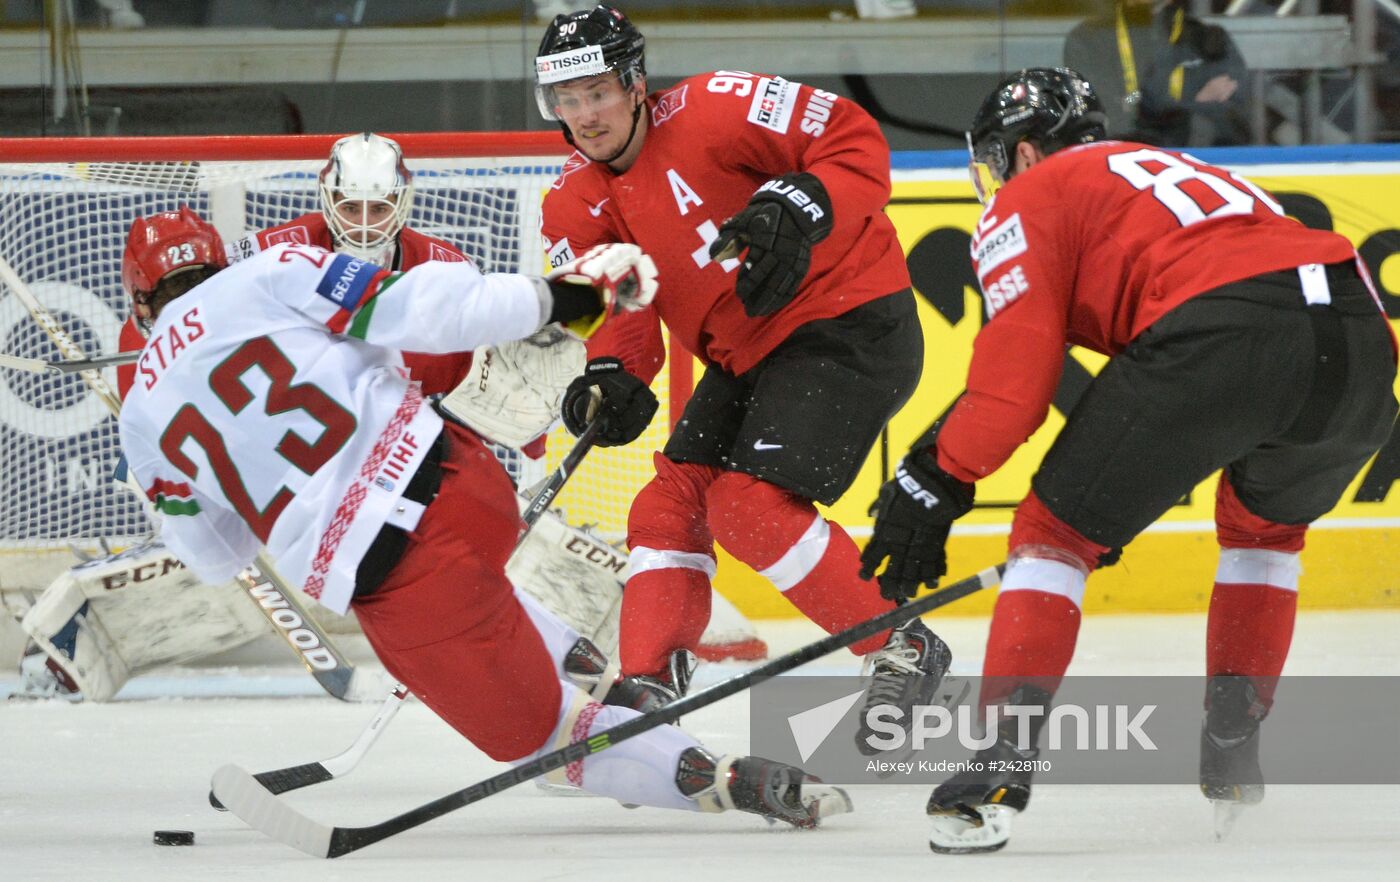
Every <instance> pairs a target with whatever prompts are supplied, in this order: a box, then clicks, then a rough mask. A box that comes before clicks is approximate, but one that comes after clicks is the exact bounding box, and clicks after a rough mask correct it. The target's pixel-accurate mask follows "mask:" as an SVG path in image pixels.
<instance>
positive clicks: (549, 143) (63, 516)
mask: <svg viewBox="0 0 1400 882" xmlns="http://www.w3.org/2000/svg"><path fill="white" fill-rule="evenodd" d="M336 137H337V136H333V135H325V136H322V135H306V136H286V137H279V136H258V137H205V138H87V139H9V140H7V141H4V142H3V143H0V259H3V260H4V261H6V262H8V264H9V265H10V266H11V267H12V268H13V269H14V271H15V274H16V275H17V276H18V277H19V279H21V280H22V281H23V282H24V283H26V284H27V285H28V286H29V288H30V290H31V291H32V292H33V293H34V295H35V297H36V298H37V299H38V301H39V302H40V303H42V304H43V305H44V306H45V307H46V308H47V309H48V311H49V312H50V313H52V314H53V316H54V317H55V318H56V319H57V321H58V322H59V324H61V325H62V327H63V329H64V330H65V331H66V332H67V334H68V335H69V336H70V337H71V338H72V339H73V340H74V341H75V342H76V343H77V344H78V345H79V347H81V348H82V349H83V350H84V352H85V354H87V355H88V356H97V355H103V354H111V353H114V352H116V351H117V348H118V346H117V339H118V334H119V331H120V328H121V325H122V323H123V322H124V321H125V320H126V318H127V316H128V314H129V305H128V303H127V301H126V297H125V295H124V294H123V293H122V289H121V281H120V279H121V276H120V271H121V256H122V251H123V249H124V247H125V243H126V233H127V229H128V228H129V226H130V224H131V221H132V220H133V219H134V218H135V217H137V216H140V215H146V214H151V213H153V212H158V211H170V210H174V209H177V208H178V207H179V206H180V205H182V204H184V205H189V206H190V207H191V208H193V209H194V210H195V211H198V212H199V213H201V214H202V215H203V216H205V217H207V218H209V219H210V220H211V221H212V222H213V223H214V225H215V226H216V227H218V229H219V231H220V233H221V234H222V235H223V236H224V237H225V238H226V239H232V238H236V237H239V236H242V235H244V234H245V233H249V232H253V231H256V230H260V229H264V228H267V227H271V226H274V225H277V224H280V223H283V222H285V221H288V220H291V219H292V218H294V217H296V216H298V215H301V214H304V213H306V212H311V211H318V210H319V208H320V205H319V202H318V199H317V191H316V182H317V173H318V172H319V171H320V169H321V167H322V166H323V165H324V164H325V161H326V156H327V155H328V154H329V152H330V147H331V144H332V143H333V142H334V140H335V139H336ZM392 137H394V138H395V140H397V141H398V142H399V143H400V144H401V145H402V146H403V148H404V153H405V156H406V159H407V163H408V165H409V168H410V169H411V170H412V171H413V174H414V185H415V187H414V189H415V194H414V205H413V211H412V214H411V215H410V217H409V224H410V226H413V227H415V228H417V229H419V230H421V231H423V232H425V233H428V234H430V235H433V236H438V237H440V238H443V239H446V240H447V241H449V242H452V243H453V244H455V245H457V246H459V247H460V248H461V249H462V250H463V251H465V252H466V253H467V254H468V255H470V256H471V257H472V258H473V259H474V260H475V261H476V262H477V264H478V265H479V266H480V267H481V268H482V270H483V271H486V272H516V271H524V272H535V271H540V270H541V269H542V268H543V266H544V255H543V251H542V249H541V247H540V239H539V221H540V217H539V215H540V203H541V199H542V198H543V194H544V192H545V189H546V188H548V187H549V186H550V184H551V183H552V182H553V180H554V178H555V177H556V175H557V174H558V172H559V169H560V166H561V164H562V162H563V159H564V156H565V154H566V153H567V147H566V146H565V144H564V142H563V140H562V139H561V138H560V137H559V136H558V134H557V133H490V134H425V135H393V136H392ZM0 352H4V353H7V354H10V355H16V356H20V357H25V358H39V359H44V360H51V361H52V360H59V359H60V355H59V352H58V350H57V349H56V348H55V346H54V344H53V342H52V341H51V340H50V339H49V335H47V334H46V333H45V332H44V331H43V330H42V329H41V328H40V327H39V325H38V324H37V323H36V322H35V321H34V320H33V319H32V318H31V317H30V315H29V313H28V311H27V310H26V309H25V307H24V306H23V305H22V304H21V303H20V302H19V300H18V298H17V297H16V296H15V295H14V293H13V292H12V291H11V290H9V288H8V286H3V285H0ZM683 361H684V362H685V364H684V365H683V366H682V368H683V369H684V370H685V371H686V373H685V374H683V375H682V374H678V375H677V376H678V377H680V376H683V377H687V378H688V369H689V362H690V360H689V359H688V358H687V359H683ZM105 373H106V374H107V379H108V381H109V382H111V383H115V376H114V374H115V372H114V371H113V370H112V369H108V370H107V371H106V372H105ZM674 385H675V388H676V389H677V390H678V391H681V390H688V388H689V383H688V379H678V380H677V381H676V382H675V384H674ZM670 386H671V383H670V381H669V374H668V372H663V373H662V375H661V376H660V377H659V378H658V381H657V384H656V386H655V389H656V392H657V396H658V398H659V399H660V401H661V402H662V410H661V411H660V413H659V414H658V415H657V418H656V420H655V421H654V422H653V423H652V426H651V428H650V429H649V430H648V433H647V434H646V435H644V436H643V437H642V438H641V439H639V440H638V441H637V442H635V443H633V444H631V445H628V446H627V447H624V448H617V449H596V450H594V451H593V452H592V453H590V454H589V456H588V458H587V460H585V462H584V465H583V466H582V467H581V468H580V470H579V472H578V474H577V475H576V476H575V477H574V478H573V479H572V480H571V481H570V484H569V485H568V487H567V488H566V490H565V492H564V494H563V495H562V496H561V499H560V501H559V506H560V507H561V508H562V509H563V510H564V512H565V514H566V516H567V517H568V519H569V520H570V521H571V522H573V523H575V524H596V525H597V531H598V532H599V533H601V534H602V535H603V536H604V537H606V538H608V539H609V540H613V541H616V540H619V539H621V538H622V536H623V535H624V533H625V529H626V515H627V507H628V505H629V504H630V502H631V499H632V497H633V496H634V495H635V493H636V492H637V491H638V490H639V489H641V486H642V485H643V484H644V483H645V482H646V480H647V479H648V477H649V476H650V474H651V463H650V456H651V452H652V451H654V450H657V449H660V446H661V445H662V444H663V443H664V441H665V437H666V434H667V433H668V431H669V427H670V418H669V412H670V411H669V407H668V406H671V405H672V403H671V400H670V395H669V391H670ZM571 443H572V438H571V437H570V436H569V435H568V434H567V432H564V431H563V430H562V429H558V430H556V431H555V432H554V433H553V434H552V435H551V437H550V439H549V446H548V450H549V454H548V456H547V457H546V459H545V461H544V462H538V461H529V460H525V459H523V458H522V457H520V455H519V454H517V453H515V452H514V451H509V450H501V451H500V454H499V455H500V456H501V458H502V460H503V462H504V463H505V464H506V466H507V468H508V469H510V470H512V471H513V472H514V473H515V476H516V477H517V478H518V479H519V480H520V482H521V484H522V486H528V485H529V484H530V483H532V482H533V480H535V479H536V478H538V477H540V476H542V475H543V474H544V473H545V472H546V471H547V469H548V468H549V467H551V466H553V465H554V464H556V463H557V462H558V461H559V459H561V458H562V456H563V454H564V453H565V452H566V451H567V450H568V448H569V445H570V444H571ZM119 457H120V450H119V449H118V439H117V423H116V420H115V419H114V418H113V417H112V416H111V415H110V413H109V412H108V410H107V408H105V407H104V406H103V404H102V403H101V402H100V401H99V400H97V398H96V396H94V395H93V394H91V393H90V391H89V390H88V388H87V386H86V385H85V384H84V383H83V381H82V379H81V378H79V377H78V376H76V375H69V376H54V375H43V374H33V373H25V372H21V371H18V370H12V369H7V368H0V478H3V484H0V487H3V488H4V491H3V492H0V589H4V590H12V589H23V590H38V589H42V588H43V587H44V586H45V585H47V584H48V582H49V581H50V580H51V579H52V578H53V577H54V576H55V575H56V574H57V573H58V572H59V571H61V570H62V569H64V568H66V567H68V566H70V565H71V564H72V563H73V562H74V555H73V551H72V549H74V548H76V549H81V550H96V549H98V548H100V546H101V544H102V543H104V542H105V543H107V544H109V545H111V546H112V547H114V548H115V547H120V546H124V545H127V544H130V543H131V542H133V541H136V540H138V539H139V538H141V537H142V536H144V535H145V534H146V533H148V531H149V529H150V525H149V524H148V523H147V520H146V516H145V513H144V509H143V507H142V505H141V504H140V503H139V502H137V501H136V499H135V498H134V497H133V496H132V495H131V494H130V493H128V492H127V491H126V490H124V489H122V488H120V487H119V486H117V485H116V484H115V483H114V482H113V481H112V480H111V475H112V473H113V470H114V468H115V467H116V465H117V462H118V459H119Z"/></svg>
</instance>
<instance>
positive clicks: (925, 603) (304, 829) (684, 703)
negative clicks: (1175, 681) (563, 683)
mask: <svg viewBox="0 0 1400 882" xmlns="http://www.w3.org/2000/svg"><path fill="white" fill-rule="evenodd" d="M1003 568H1004V565H997V566H995V567H992V568H990V569H987V570H983V571H982V572H980V573H978V574H977V575H975V576H970V577H968V578H966V579H963V580H962V581H960V582H956V583H954V584H952V585H949V586H948V587H946V588H943V589H942V590H939V591H935V592H933V593H931V594H929V595H927V596H925V597H922V598H920V599H919V600H916V601H913V602H911V603H908V604H905V605H904V606H900V607H896V608H894V609H891V610H889V611H888V612H884V613H881V614H880V615H878V616H875V617H874V618H872V619H867V620H866V621H864V622H861V623H860V624H858V625H854V626H852V627H850V628H847V629H846V630H845V631H841V632H839V633H837V634H832V635H830V636H828V637H825V638H823V639H821V640H818V641H817V642H816V643H810V644H808V645H807V646H804V647H802V648H800V649H796V650H793V651H792V652H790V653H788V654H787V655H783V656H780V657H778V658H775V659H773V660H772V661H769V662H767V663H765V664H762V665H760V666H758V667H756V668H754V669H752V670H750V671H747V672H745V673H742V674H739V675H737V676H734V677H730V678H729V679H728V680H724V681H721V682H719V683H716V684H715V685H713V686H711V687H709V688H708V689H702V690H701V691H699V692H693V693H691V694H690V695H687V696H685V697H684V698H681V699H679V700H677V701H674V702H672V703H671V704H668V705H666V706H665V707H662V708H660V709H658V710H655V711H652V712H651V713H648V714H643V715H642V716H639V717H636V718H634V719H632V720H628V721H627V722H626V723H623V724H622V725H620V726H614V727H613V728H611V729H608V730H606V731H603V732H599V733H598V734H596V735H594V736H592V737H591V738H589V739H588V740H587V741H576V742H574V743H573V744H570V745H568V746H567V747H563V748H560V749H559V750H556V751H554V752H552V753H547V754H545V755H544V756H542V757H539V758H537V759H534V760H531V761H530V762H528V763H523V764H521V765H519V766H516V767H515V768H512V769H507V770H506V771H504V772H501V773H500V774H499V775H495V776H494V777H491V778H487V779H486V780H485V781H480V782H478V783H476V784H473V785H471V786H470V787H467V788H464V789H462V790H458V791H456V792H454V793H449V794H447V795H446V796H443V797H440V798H438V799H435V800H433V801H432V802H428V803H425V804H423V805H421V806H419V807H417V808H415V809H411V810H409V811H407V812H404V813H403V814H401V815H396V816H395V817H392V818H390V819H388V820H387V821H382V822H380V823H378V824H372V825H370V826H368V827H332V826H328V825H326V824H322V823H320V822H318V821H314V820H312V819H310V818H308V817H306V816H305V815H303V814H301V813H300V812H298V811H297V810H296V809H294V808H292V807H291V806H290V805H287V804H286V803H285V802H282V801H281V800H279V799H277V798H276V797H275V796H273V795H272V794H270V793H268V792H267V790H266V788H264V787H263V786H262V785H261V784H259V783H258V782H257V780H256V779H255V778H254V777H253V776H252V775H250V774H248V773H247V772H246V771H244V770H243V769H240V768H239V767H238V766H234V765H228V766H224V767H223V768H221V769H219V770H218V771H217V772H215V773H214V781H213V787H214V792H215V793H216V794H218V796H219V799H220V800H221V801H222V802H223V803H224V805H226V806H228V807H229V808H230V809H231V810H232V811H233V812H234V814H236V815H238V817H240V818H242V819H243V820H244V821H245V822H246V823H248V825H249V826H252V827H254V828H256V829H258V830H261V831H262V832H263V833H265V834H267V835H268V836H270V837H272V838H273V839H276V840H277V841H279V842H282V843H284V844H286V845H290V846H291V847H292V848H295V849H298V850H299V851H303V852H305V853H306V854H309V855H311V856H312V857H324V858H331V857H339V856H340V855H343V854H349V853H350V852H352V851H357V850H359V849H361V848H364V847H365V846H368V845H373V844H374V843H376V842H379V841H380V840H382V839H387V838H389V837H390V836H394V835H397V834H399V833H402V832H404V831H405V830H410V829H412V828H414V827H417V826H419V825H420V824H425V823H427V822H428V821H431V820H433V819H435V818H439V817H442V816H443V815H445V814H447V813H448V812H452V811H456V810H457V809H459V808H462V807H463V806H467V805H471V804H472V803H474V802H479V801H480V800H483V799H485V798H486V797H488V796H492V795H493V794H496V793H499V792H501V791H502V790H506V789H509V788H511V787H514V786H515V785H517V784H520V783H522V782H524V781H528V780H530V779H532V778H536V777H538V776H540V775H543V774H545V773H546V772H549V771H552V770H554V769H557V768H559V767H560V766H565V765H568V764H569V763H572V762H578V761H581V760H583V759H585V758H586V757H588V756H589V755H590V754H594V753H598V752H599V751H603V750H607V749H608V748H609V747H612V746H613V745H615V744H620V743H621V742H623V741H625V740H627V739H629V738H634V737H636V736H638V735H641V734H642V733H643V732H647V731H649V730H651V729H654V728H656V727H657V726H664V725H666V724H668V723H672V722H675V721H676V720H678V719H680V718H681V717H683V716H685V715H686V714H688V713H691V712H692V711H697V710H699V709H700V708H703V707H708V706H710V705H712V704H714V703H715V702H717V701H719V700H721V699H723V698H728V697H729V696H731V695H734V694H736V693H739V692H742V691H744V690H745V689H748V688H749V687H750V686H751V685H752V684H753V682H754V681H755V680H758V679H762V678H768V677H775V676H777V675H779V674H782V673H786V672H787V671H790V670H792V669H793V668H796V667H798V666H800V665H804V664H806V663H807V662H810V661H812V660H813V659H817V658H821V657H822V656H824V655H829V654H831V653H833V652H835V651H836V650H838V649H842V648H845V647H847V646H850V645H851V644H852V643H856V642H858V641H860V640H863V639H865V638H866V637H871V636H874V635H875V634H878V633H880V632H881V631H884V630H886V629H888V628H890V627H893V626H895V625H898V624H901V623H902V622H904V621H906V620H907V619H908V618H909V617H910V616H911V615H923V614H924V613H927V612H929V611H931V610H934V609H937V608H939V607H941V606H945V605H947V604H949V603H952V602H953V601H955V600H960V599H962V598H964V597H966V596H968V595H969V594H973V593H975V592H977V591H980V590H982V589H983V588H986V587H989V586H991V585H995V584H996V583H997V582H999V581H1000V580H1001V572H1002V569H1003Z"/></svg>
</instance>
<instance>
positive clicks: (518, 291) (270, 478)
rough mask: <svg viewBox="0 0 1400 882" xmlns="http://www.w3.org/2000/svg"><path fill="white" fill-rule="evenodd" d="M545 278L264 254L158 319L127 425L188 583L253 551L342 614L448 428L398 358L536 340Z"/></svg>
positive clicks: (295, 252)
mask: <svg viewBox="0 0 1400 882" xmlns="http://www.w3.org/2000/svg"><path fill="white" fill-rule="evenodd" d="M549 303H550V299H549V297H548V294H547V289H546V288H545V286H544V283H543V282H542V281H541V280H538V279H534V278H531V277H528V276H521V275H508V274H492V275H483V274H482V273H481V272H480V271H478V270H477V269H476V268H475V267H474V266H473V265H472V264H470V263H438V262H432V263H425V264H422V265H420V266H417V267H414V268H413V269H411V270H409V271H408V272H405V273H389V272H386V271H385V270H383V269H381V268H380V267H378V266H375V265H374V264H371V263H366V262H363V261H359V260H356V259H354V258H352V257H350V256H348V255H345V254H334V253H332V252H329V251H325V250H322V249H320V248H316V247H314V246H308V245H276V246H273V247H271V248H269V249H267V250H266V251H263V252H261V253H260V254H258V255H256V256H255V257H253V258H250V259H248V260H246V261H242V262H240V263H236V264H234V265H232V266H230V267H228V268H227V269H224V270H221V271H220V272H219V273H218V274H217V275H215V276H213V277H212V278H210V279H209V280H208V281H206V282H204V283H203V284H201V285H199V286H197V287H195V288H194V289H192V290H191V291H189V292H188V293H186V294H185V295H183V296H181V297H179V298H177V299H175V300H173V301H171V302H170V303H169V304H167V305H166V306H165V308H164V309H163V310H162V312H161V315H160V318H159V319H158V320H157V321H156V323H155V326H154V327H153V328H152V330H151V335H150V339H149V340H148V341H147V343H146V347H145V348H144V349H143V350H142V352H141V356H140V359H139V360H138V361H137V363H136V382H135V384H134V385H133V386H132V389H131V392H130V393H129V394H128V396H127V399H126V402H125V404H124V406H123V408H122V414H121V441H122V447H123V449H124V452H125V453H126V456H127V459H128V461H129V463H130V467H131V469H132V471H133V473H134V474H135V475H136V477H137V478H138V479H139V480H140V482H141V486H142V487H143V488H144V489H145V490H146V493H147V496H148V497H149V498H150V499H151V500H152V501H153V503H154V504H155V506H156V508H157V509H158V510H159V511H160V512H161V513H162V514H163V515H164V517H163V523H162V528H161V535H162V538H163V539H164V540H165V542H166V544H167V545H168V546H169V547H170V549H171V550H172V551H174V552H175V554H176V555H177V556H178V557H179V558H180V559H181V560H182V561H184V563H185V564H187V565H188V566H190V567H191V568H192V569H193V570H194V571H195V573H196V574H197V575H198V576H199V578H200V579H201V580H203V581H205V582H208V583H219V582H224V581H227V580H228V579H231V578H233V577H234V576H235V575H237V574H238V572H239V571H240V570H241V569H242V568H243V567H245V566H247V565H248V564H249V563H251V562H252V560H253V558H254V557H255V556H256V554H257V551H258V547H259V545H260V544H261V545H265V546H266V547H267V550H268V552H269V553H270V554H271V556H272V557H273V559H274V560H275V561H276V562H277V565H278V569H279V571H280V572H281V573H282V575H283V576H284V577H286V578H287V579H288V580H289V581H291V582H292V583H293V584H297V585H300V586H302V588H303V590H304V591H305V592H306V593H307V594H308V595H310V596H311V597H312V598H314V599H316V600H318V601H319V602H320V603H321V604H322V605H324V606H326V607H328V608H330V609H332V610H335V611H336V612H344V611H345V610H346V609H348V607H349V604H350V599H351V596H352V592H353V589H354V579H355V571H356V568H357V567H358V566H359V563H360V559H361V557H362V556H363V555H364V553H365V550H366V549H367V548H368V547H369V544H370V543H371V542H372V541H373V540H374V537H375V536H376V535H377V534H378V532H379V530H380V529H381V527H382V526H383V525H384V521H385V519H386V518H387V517H388V516H389V513H390V511H391V509H392V508H393V506H394V504H395V502H396V501H397V500H398V498H399V496H400V495H401V494H402V492H403V490H404V487H405V486H406V484H407V482H408V479H409V478H410V477H412V475H413V473H414V471H415V470H416V469H417V468H418V465H419V463H420V462H421V460H422V458H423V455H424V454H425V453H426V451H427V450H428V448H429V447H430V446H431V444H432V443H433V441H434V440H435V439H436V438H437V436H438V434H439V433H440V432H441V430H442V421H441V419H440V418H439V417H438V415H437V414H436V413H434V412H433V410H432V408H430V407H425V406H423V398H422V395H421V394H420V393H419V391H418V387H417V384H416V383H410V382H409V381H408V379H407V377H406V373H405V371H404V368H403V359H402V358H401V356H400V354H399V351H400V350H404V349H406V350H410V351H416V352H430V353H437V352H459V351H467V350H471V349H475V348H477V347H479V346H484V345H487V344H491V343H499V342H503V341H507V340H515V339H518V338H521V337H525V336H528V335H530V334H532V333H534V332H535V331H537V330H539V328H540V327H541V325H542V324H543V323H544V320H545V319H546V318H547V317H548V309H549Z"/></svg>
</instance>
